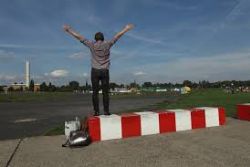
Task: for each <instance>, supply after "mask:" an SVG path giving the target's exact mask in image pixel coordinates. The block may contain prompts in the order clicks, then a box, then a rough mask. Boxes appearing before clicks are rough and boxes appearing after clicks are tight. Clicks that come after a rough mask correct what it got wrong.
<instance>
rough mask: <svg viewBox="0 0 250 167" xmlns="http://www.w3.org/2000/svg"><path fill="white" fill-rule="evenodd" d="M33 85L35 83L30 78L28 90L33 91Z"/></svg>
mask: <svg viewBox="0 0 250 167" xmlns="http://www.w3.org/2000/svg"><path fill="white" fill-rule="evenodd" d="M34 85H35V84H34V80H33V79H31V80H30V85H29V90H30V91H32V92H33V91H34Z"/></svg>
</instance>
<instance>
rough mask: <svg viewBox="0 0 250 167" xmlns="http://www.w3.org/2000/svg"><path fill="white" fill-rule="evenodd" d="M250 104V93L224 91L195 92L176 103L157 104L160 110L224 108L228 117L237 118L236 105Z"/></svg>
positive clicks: (207, 90)
mask: <svg viewBox="0 0 250 167" xmlns="http://www.w3.org/2000/svg"><path fill="white" fill-rule="evenodd" d="M247 102H248V103H249V102H250V93H236V94H229V93H225V92H224V91H223V90H222V89H204V90H195V91H193V92H192V93H190V94H188V95H181V97H180V98H179V99H178V100H177V101H176V102H172V103H171V102H170V103H169V102H163V103H159V104H157V108H159V109H174V108H175V109H176V108H184V109H185V108H193V107H224V108H225V109H226V115H227V116H230V117H235V116H236V104H239V103H247Z"/></svg>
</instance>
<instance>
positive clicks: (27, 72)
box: [25, 61, 30, 88]
mask: <svg viewBox="0 0 250 167" xmlns="http://www.w3.org/2000/svg"><path fill="white" fill-rule="evenodd" d="M25 81H26V87H27V88H28V87H29V86H30V62H29V61H26V64H25Z"/></svg>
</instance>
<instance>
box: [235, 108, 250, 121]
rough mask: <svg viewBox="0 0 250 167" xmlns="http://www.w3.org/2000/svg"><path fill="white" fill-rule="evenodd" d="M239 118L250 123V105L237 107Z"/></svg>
mask: <svg viewBox="0 0 250 167" xmlns="http://www.w3.org/2000/svg"><path fill="white" fill-rule="evenodd" d="M237 117H238V119H241V120H246V121H250V105H242V104H239V105H237Z"/></svg>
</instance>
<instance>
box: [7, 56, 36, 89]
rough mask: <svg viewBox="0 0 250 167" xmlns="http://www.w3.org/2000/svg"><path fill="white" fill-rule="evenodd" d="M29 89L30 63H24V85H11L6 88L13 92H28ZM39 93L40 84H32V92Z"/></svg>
mask: <svg viewBox="0 0 250 167" xmlns="http://www.w3.org/2000/svg"><path fill="white" fill-rule="evenodd" d="M29 87H30V62H29V61H26V62H25V84H24V83H13V84H11V85H10V86H9V87H8V88H11V89H13V90H14V91H18V90H19V91H25V90H29ZM37 91H40V84H38V83H36V84H34V92H37Z"/></svg>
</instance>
